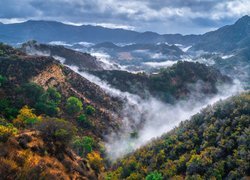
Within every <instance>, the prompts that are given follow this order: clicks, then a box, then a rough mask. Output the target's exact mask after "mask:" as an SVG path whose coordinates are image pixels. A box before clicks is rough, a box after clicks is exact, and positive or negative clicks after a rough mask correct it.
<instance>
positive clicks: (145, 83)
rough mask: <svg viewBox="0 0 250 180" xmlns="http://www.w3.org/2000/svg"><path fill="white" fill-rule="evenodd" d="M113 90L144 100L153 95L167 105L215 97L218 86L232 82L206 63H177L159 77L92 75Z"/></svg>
mask: <svg viewBox="0 0 250 180" xmlns="http://www.w3.org/2000/svg"><path fill="white" fill-rule="evenodd" d="M91 73H93V74H95V75H97V76H98V77H100V78H101V79H103V80H105V81H107V82H108V83H110V84H111V85H113V86H114V87H116V88H118V89H120V90H122V91H128V92H131V93H134V94H138V95H140V96H142V97H148V96H150V95H153V96H154V97H157V98H159V99H161V100H163V101H165V102H173V101H175V100H176V99H181V98H186V97H188V96H189V95H190V94H192V93H193V94H195V92H199V94H207V95H208V94H213V93H216V92H217V91H218V89H217V85H221V84H223V83H230V79H229V78H228V77H227V76H224V75H222V74H221V73H220V72H219V71H218V70H216V69H214V68H211V67H208V66H206V65H204V64H200V63H193V62H178V63H176V64H175V65H173V66H172V67H169V68H167V69H162V70H161V71H160V72H159V73H158V74H150V75H147V74H145V73H138V74H133V73H129V72H125V71H94V72H91Z"/></svg>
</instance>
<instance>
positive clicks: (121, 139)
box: [33, 52, 243, 160]
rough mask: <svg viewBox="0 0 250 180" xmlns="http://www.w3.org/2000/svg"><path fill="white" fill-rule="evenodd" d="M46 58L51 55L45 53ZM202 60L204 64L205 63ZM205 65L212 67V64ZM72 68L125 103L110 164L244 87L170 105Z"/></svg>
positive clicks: (109, 142)
mask: <svg viewBox="0 0 250 180" xmlns="http://www.w3.org/2000/svg"><path fill="white" fill-rule="evenodd" d="M93 53H95V54H94V55H96V56H97V58H99V60H100V61H102V62H104V63H106V64H108V65H109V67H111V66H112V63H113V62H110V56H109V55H107V54H104V55H103V54H100V53H99V54H98V53H97V52H93ZM33 54H39V55H42V54H41V52H33ZM44 55H48V53H45V54H44ZM54 58H56V59H57V60H59V61H60V62H61V63H64V58H63V57H54ZM224 58H225V57H224ZM184 60H187V61H201V59H198V60H197V59H196V60H193V59H192V58H189V59H184ZM202 60H203V61H204V62H205V59H202ZM174 63H176V61H164V62H147V63H145V65H146V66H151V67H155V66H156V67H157V68H158V67H166V66H172V65H173V64H174ZM206 63H207V64H210V63H213V62H206ZM69 67H70V68H71V69H72V70H74V71H75V72H77V73H78V74H80V75H81V76H83V77H84V78H86V79H88V80H89V81H91V82H93V83H95V84H97V85H98V86H100V87H101V88H102V89H103V90H105V91H106V92H107V93H109V94H110V95H112V96H116V97H121V98H123V99H124V100H126V103H125V105H124V108H123V114H122V115H123V127H122V129H121V133H120V134H110V135H108V136H107V137H106V148H107V154H108V157H109V158H110V159H111V160H115V159H117V158H119V157H121V156H123V155H125V154H127V153H129V152H132V151H134V150H135V149H137V148H139V147H141V146H142V145H145V144H146V143H147V142H149V141H150V140H151V139H152V138H156V137H159V136H161V135H163V134H164V133H166V132H168V131H170V130H171V129H173V128H174V127H176V126H177V125H178V124H179V123H180V122H181V121H184V120H187V119H189V118H190V117H191V116H192V115H194V114H196V113H198V112H199V111H200V110H201V109H203V108H204V107H206V106H207V105H211V104H213V103H215V102H217V101H218V100H220V99H225V98H227V97H229V96H232V95H235V94H237V93H239V92H241V91H243V89H242V88H241V84H240V83H239V82H238V81H236V80H235V81H234V84H233V85H231V86H230V87H229V86H221V87H218V89H219V92H218V93H217V94H216V95H214V96H210V97H207V98H205V99H203V101H197V100H196V98H189V99H188V100H185V101H179V102H178V103H176V104H175V105H171V104H166V103H163V102H161V101H159V100H157V99H155V98H153V97H151V98H149V99H147V100H144V99H141V98H140V97H139V96H137V95H134V94H130V93H128V92H121V91H120V90H118V89H115V88H113V87H111V86H110V85H109V84H107V83H106V82H103V81H101V80H100V79H99V78H98V77H96V76H94V75H91V74H88V73H86V72H80V71H79V70H78V67H75V66H69ZM116 67H117V66H116ZM118 67H119V68H120V69H123V70H126V68H122V66H121V65H120V66H118ZM198 86H199V84H197V88H199V87H198ZM195 92H197V91H195ZM196 96H197V94H193V97H196ZM191 97H192V96H191ZM138 127H139V128H138Z"/></svg>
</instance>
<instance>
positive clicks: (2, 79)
mask: <svg viewBox="0 0 250 180" xmlns="http://www.w3.org/2000/svg"><path fill="white" fill-rule="evenodd" d="M6 81H7V78H6V77H4V76H2V75H0V87H1V86H2V85H3V84H4V83H6Z"/></svg>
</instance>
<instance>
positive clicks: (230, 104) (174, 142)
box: [109, 93, 250, 179]
mask: <svg viewBox="0 0 250 180" xmlns="http://www.w3.org/2000/svg"><path fill="white" fill-rule="evenodd" d="M249 117H250V93H246V94H243V95H241V96H237V97H233V98H231V99H229V100H227V101H222V102H219V103H218V104H216V105H215V106H214V107H208V108H206V109H204V110H203V111H202V112H201V113H199V114H197V115H195V116H193V117H192V118H191V120H190V121H185V122H183V123H181V125H180V127H178V128H176V129H174V130H173V131H172V132H170V133H168V134H166V135H164V136H163V137H162V138H160V139H158V140H155V141H153V142H151V143H150V144H149V145H147V146H145V147H143V148H141V149H139V150H137V151H136V152H135V153H134V154H131V155H129V156H128V157H125V158H124V159H122V160H120V161H119V162H118V163H117V164H116V165H115V167H116V170H114V171H113V172H111V173H109V177H117V176H118V177H119V179H130V178H131V177H132V176H134V175H135V174H137V176H142V177H145V178H146V179H157V178H159V179H162V178H163V179H170V178H173V179H184V178H186V179H240V178H241V177H247V176H249V175H250V174H249V172H250V164H249V162H250V159H249V155H248V154H249V149H250V147H249V144H250V141H249V140H250V139H249V137H250V118H249ZM152 171H154V172H152ZM156 171H158V172H156ZM161 176H162V177H161ZM111 179H112V178H111Z"/></svg>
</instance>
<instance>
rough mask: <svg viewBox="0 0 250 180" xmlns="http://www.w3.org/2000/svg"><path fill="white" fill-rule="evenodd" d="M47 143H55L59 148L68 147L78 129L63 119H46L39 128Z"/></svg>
mask: <svg viewBox="0 0 250 180" xmlns="http://www.w3.org/2000/svg"><path fill="white" fill-rule="evenodd" d="M37 129H38V130H39V131H40V132H41V136H42V138H43V140H44V141H45V142H48V143H54V144H55V145H57V146H60V147H65V146H67V145H68V144H69V143H70V142H71V140H72V138H73V136H74V135H75V133H76V128H75V127H74V126H72V125H71V124H70V123H69V122H67V121H65V120H63V119H57V118H46V119H43V120H42V121H41V122H40V123H39V124H38V126H37Z"/></svg>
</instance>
